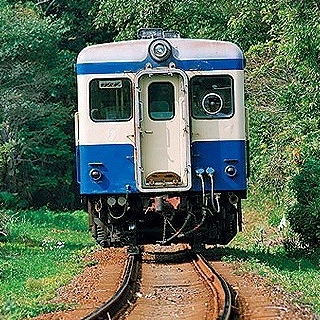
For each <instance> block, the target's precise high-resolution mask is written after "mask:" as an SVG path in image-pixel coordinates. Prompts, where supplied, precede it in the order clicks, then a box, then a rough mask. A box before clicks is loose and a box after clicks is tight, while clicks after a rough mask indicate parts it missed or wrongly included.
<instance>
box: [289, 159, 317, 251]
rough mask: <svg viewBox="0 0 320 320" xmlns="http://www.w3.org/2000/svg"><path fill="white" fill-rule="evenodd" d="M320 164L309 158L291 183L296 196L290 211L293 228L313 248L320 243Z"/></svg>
mask: <svg viewBox="0 0 320 320" xmlns="http://www.w3.org/2000/svg"><path fill="white" fill-rule="evenodd" d="M319 178H320V166H319V161H318V160H315V159H309V160H307V161H306V162H305V163H304V165H303V167H302V168H301V171H300V173H299V174H297V175H296V176H295V177H294V178H293V179H292V183H291V189H292V191H293V192H294V196H295V198H296V202H295V204H294V205H293V206H292V207H291V208H290V209H289V211H288V220H289V222H290V224H291V227H292V229H293V230H294V231H295V232H297V233H298V234H299V235H300V236H301V238H302V240H303V241H304V242H305V244H307V245H308V246H310V247H311V248H316V247H317V246H319V244H320V180H319Z"/></svg>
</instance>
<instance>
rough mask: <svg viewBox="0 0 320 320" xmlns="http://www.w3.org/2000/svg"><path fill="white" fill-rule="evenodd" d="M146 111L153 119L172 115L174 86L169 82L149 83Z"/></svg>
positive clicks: (162, 118)
mask: <svg viewBox="0 0 320 320" xmlns="http://www.w3.org/2000/svg"><path fill="white" fill-rule="evenodd" d="M148 112H149V116H150V118H151V119H153V120H169V119H172V118H173V117H174V87H173V84H172V83H171V82H153V83H151V84H150V85H149V88H148Z"/></svg>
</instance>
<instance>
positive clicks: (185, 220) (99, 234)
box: [85, 192, 241, 247]
mask: <svg viewBox="0 0 320 320" xmlns="http://www.w3.org/2000/svg"><path fill="white" fill-rule="evenodd" d="M85 201H86V204H87V210H88V213H89V221H90V229H91V232H92V235H93V237H94V238H95V240H96V241H97V242H98V243H99V244H100V245H101V246H102V247H123V246H137V245H143V244H156V243H158V244H161V245H170V244H172V243H189V244H190V245H191V246H198V245H205V244H227V243H228V242H230V241H231V240H232V238H233V237H234V236H235V235H236V233H237V229H238V226H239V229H240V230H241V199H240V198H239V197H238V196H237V195H236V194H234V193H230V192H225V193H215V194H214V195H210V194H208V195H207V194H201V193H187V194H181V193H179V194H172V195H170V194H161V195H159V194H124V195H123V194H119V195H101V196H87V197H86V198H85Z"/></svg>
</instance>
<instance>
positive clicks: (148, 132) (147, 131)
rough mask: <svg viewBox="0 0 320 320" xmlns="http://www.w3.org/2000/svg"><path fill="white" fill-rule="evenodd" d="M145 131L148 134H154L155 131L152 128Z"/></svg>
mask: <svg viewBox="0 0 320 320" xmlns="http://www.w3.org/2000/svg"><path fill="white" fill-rule="evenodd" d="M144 133H146V134H153V131H152V130H145V131H144Z"/></svg>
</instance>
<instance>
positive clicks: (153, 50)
mask: <svg viewBox="0 0 320 320" xmlns="http://www.w3.org/2000/svg"><path fill="white" fill-rule="evenodd" d="M149 53H150V55H151V57H152V59H153V60H155V61H157V62H162V61H165V60H167V59H168V58H169V57H170V55H171V45H170V43H169V42H168V41H166V40H164V39H156V40H154V41H152V42H151V44H150V47H149Z"/></svg>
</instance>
